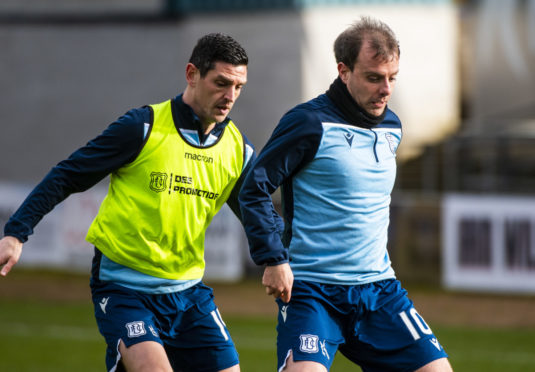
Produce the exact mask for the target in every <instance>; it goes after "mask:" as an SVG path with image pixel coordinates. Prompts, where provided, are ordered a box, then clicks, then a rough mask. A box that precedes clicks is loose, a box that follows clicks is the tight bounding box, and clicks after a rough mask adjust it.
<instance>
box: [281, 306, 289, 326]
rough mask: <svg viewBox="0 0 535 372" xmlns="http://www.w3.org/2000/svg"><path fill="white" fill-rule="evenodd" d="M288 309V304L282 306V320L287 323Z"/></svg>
mask: <svg viewBox="0 0 535 372" xmlns="http://www.w3.org/2000/svg"><path fill="white" fill-rule="evenodd" d="M286 310H288V305H285V306H283V307H281V315H282V320H284V322H285V323H286V316H287V315H288V314H287V313H286Z"/></svg>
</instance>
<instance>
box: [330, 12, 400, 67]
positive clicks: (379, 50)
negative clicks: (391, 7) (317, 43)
mask: <svg viewBox="0 0 535 372" xmlns="http://www.w3.org/2000/svg"><path fill="white" fill-rule="evenodd" d="M365 41H369V42H370V44H371V47H372V48H373V49H374V50H375V51H376V54H375V57H374V58H380V59H383V60H385V61H388V60H391V59H393V58H399V55H400V49H399V41H398V40H397V38H396V35H395V34H394V32H393V31H392V29H391V28H390V27H388V25H387V24H386V23H383V22H381V21H379V20H375V19H372V18H370V17H361V19H360V21H357V22H355V23H353V24H352V25H351V26H350V27H348V28H347V29H346V30H345V31H343V32H342V33H341V34H340V35H338V37H337V38H336V40H335V41H334V56H335V58H336V63H339V62H342V63H344V64H345V65H346V66H347V67H349V69H350V70H351V71H353V67H354V66H355V63H356V62H357V58H358V55H359V52H360V50H361V48H362V45H363V44H364V42H365Z"/></svg>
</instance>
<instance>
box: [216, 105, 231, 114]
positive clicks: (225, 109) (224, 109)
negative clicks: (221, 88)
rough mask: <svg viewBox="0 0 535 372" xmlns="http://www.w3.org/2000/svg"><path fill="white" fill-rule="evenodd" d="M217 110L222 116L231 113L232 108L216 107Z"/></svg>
mask: <svg viewBox="0 0 535 372" xmlns="http://www.w3.org/2000/svg"><path fill="white" fill-rule="evenodd" d="M216 110H217V111H218V112H219V113H220V114H227V113H228V112H229V111H230V106H226V105H220V106H216Z"/></svg>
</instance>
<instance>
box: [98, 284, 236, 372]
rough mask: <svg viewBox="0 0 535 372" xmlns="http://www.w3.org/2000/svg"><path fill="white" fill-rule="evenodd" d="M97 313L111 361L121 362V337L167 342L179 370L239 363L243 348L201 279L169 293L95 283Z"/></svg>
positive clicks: (113, 364)
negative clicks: (178, 290) (147, 291)
mask: <svg viewBox="0 0 535 372" xmlns="http://www.w3.org/2000/svg"><path fill="white" fill-rule="evenodd" d="M91 291H92V297H93V304H94V309H95V318H96V320H97V324H98V328H99V331H100V333H101V334H102V335H103V336H104V338H105V339H106V343H107V345H108V347H107V350H106V366H107V369H108V371H110V370H113V369H114V368H115V367H117V365H118V363H119V360H120V354H119V351H118V348H119V341H122V342H124V344H125V345H126V346H127V347H129V346H131V345H134V344H137V343H139V342H143V341H155V342H158V343H160V344H161V345H163V346H164V348H165V351H166V352H167V356H168V357H169V361H170V362H171V366H172V367H173V369H174V370H175V371H196V372H197V371H199V372H200V371H203V372H205V371H206V372H208V371H219V370H222V369H225V368H229V367H232V366H234V365H236V364H238V353H237V351H236V348H235V346H234V343H233V341H232V339H231V337H230V334H229V332H228V330H227V328H226V326H225V323H224V322H223V320H222V319H221V316H220V314H219V311H218V310H217V307H216V305H215V303H214V301H213V293H212V289H211V288H209V287H207V286H205V285H204V284H202V283H199V284H197V285H195V286H193V287H191V288H189V289H186V290H184V291H181V292H176V293H170V294H144V293H140V292H137V291H134V290H131V289H128V288H126V287H123V286H119V285H116V284H111V283H105V282H99V283H98V284H93V285H92V288H91Z"/></svg>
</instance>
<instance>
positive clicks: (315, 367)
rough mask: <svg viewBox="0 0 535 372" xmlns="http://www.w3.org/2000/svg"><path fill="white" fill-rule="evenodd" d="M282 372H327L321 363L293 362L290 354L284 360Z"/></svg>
mask: <svg viewBox="0 0 535 372" xmlns="http://www.w3.org/2000/svg"><path fill="white" fill-rule="evenodd" d="M282 371H283V372H327V368H325V366H324V365H323V364H321V363H318V362H311V361H308V360H306V361H305V360H303V361H297V362H294V358H293V355H292V352H290V355H289V356H288V359H287V360H286V366H285V367H284V369H283V370H282Z"/></svg>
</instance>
